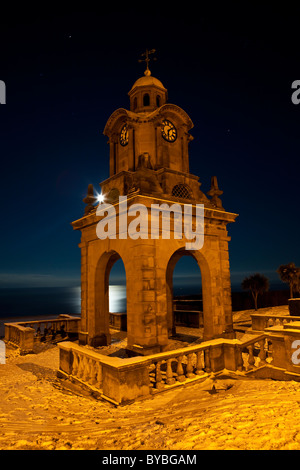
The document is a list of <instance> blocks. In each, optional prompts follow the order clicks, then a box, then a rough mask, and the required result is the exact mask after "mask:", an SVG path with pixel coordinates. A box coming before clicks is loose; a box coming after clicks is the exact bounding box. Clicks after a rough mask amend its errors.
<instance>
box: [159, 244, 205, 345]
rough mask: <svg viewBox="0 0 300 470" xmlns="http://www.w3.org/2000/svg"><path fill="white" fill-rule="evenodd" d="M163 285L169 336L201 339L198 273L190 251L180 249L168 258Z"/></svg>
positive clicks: (198, 270) (201, 298)
mask: <svg viewBox="0 0 300 470" xmlns="http://www.w3.org/2000/svg"><path fill="white" fill-rule="evenodd" d="M166 284H167V316H168V333H169V337H170V336H174V335H175V334H178V333H182V334H193V335H194V336H198V337H201V338H202V337H203V330H204V313H203V312H204V307H203V295H202V273H201V269H200V265H199V260H197V259H196V257H195V256H194V252H192V251H188V250H185V249H180V250H178V251H176V252H175V253H174V254H173V255H172V256H171V258H170V260H169V263H168V266H167V270H166ZM188 329H189V331H190V333H189V332H188Z"/></svg>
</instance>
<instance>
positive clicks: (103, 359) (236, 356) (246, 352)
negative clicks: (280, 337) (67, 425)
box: [58, 335, 266, 405]
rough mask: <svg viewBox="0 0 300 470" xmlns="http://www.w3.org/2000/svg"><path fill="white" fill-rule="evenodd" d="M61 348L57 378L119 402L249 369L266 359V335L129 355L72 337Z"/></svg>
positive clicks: (261, 363)
mask: <svg viewBox="0 0 300 470" xmlns="http://www.w3.org/2000/svg"><path fill="white" fill-rule="evenodd" d="M59 350H60V366H59V371H58V376H59V377H63V378H68V379H70V380H72V381H75V382H79V383H81V384H82V385H83V386H84V387H86V388H88V389H89V390H90V391H91V392H92V393H93V394H95V395H97V396H99V397H101V398H103V399H105V400H108V401H110V402H112V403H114V404H117V405H120V404H125V403H128V402H132V401H134V400H136V399H141V398H145V397H148V396H150V395H151V394H155V393H158V392H162V391H166V390H169V389H171V388H174V387H178V386H181V385H183V384H187V383H193V382H195V381H199V380H204V379H205V378H207V377H208V376H209V375H210V373H212V372H213V373H217V372H221V371H223V370H224V369H226V370H230V371H232V372H238V373H247V372H248V371H249V370H251V369H253V368H257V367H259V366H262V365H264V364H265V361H266V344H265V335H259V336H254V335H252V337H251V339H248V340H247V341H246V342H241V341H239V340H237V339H233V340H229V339H228V340H227V339H223V338H219V339H215V340H212V341H207V342H203V343H201V344H199V345H197V346H190V347H186V348H181V349H176V350H172V351H168V352H163V353H158V354H153V355H150V356H145V357H143V356H137V357H132V358H127V359H121V358H118V357H110V356H105V355H103V354H100V353H99V352H98V351H95V350H93V349H91V348H88V347H86V346H79V345H78V344H75V343H72V342H63V343H60V344H59Z"/></svg>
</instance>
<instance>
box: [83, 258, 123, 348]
mask: <svg viewBox="0 0 300 470" xmlns="http://www.w3.org/2000/svg"><path fill="white" fill-rule="evenodd" d="M115 264H116V267H115V269H113V267H114V265H115ZM112 269H113V271H112ZM111 273H113V276H112V279H114V281H112V282H111ZM117 273H118V274H117ZM118 276H119V277H118ZM120 279H123V281H122V282H123V284H122V283H121V282H120ZM116 280H118V284H116ZM110 284H111V285H118V286H120V288H119V289H118V288H116V287H115V288H113V289H110ZM122 285H123V293H122V288H121V286H122ZM124 285H125V290H124ZM94 292H95V302H94V314H93V315H92V316H91V317H90V322H89V330H90V332H91V333H90V334H91V340H90V344H91V346H94V347H97V346H105V345H109V344H111V341H112V340H114V338H113V335H114V333H115V331H112V329H111V328H112V326H114V328H113V330H115V329H117V328H118V329H119V331H124V329H123V330H121V319H120V318H119V319H118V317H121V316H120V315H115V316H116V320H115V323H114V324H113V325H112V322H113V318H111V315H110V308H113V309H114V310H124V308H121V303H122V302H123V304H122V307H124V302H125V305H126V298H125V299H124V292H126V276H125V269H124V264H123V261H122V260H121V257H120V255H119V254H118V253H117V252H116V251H110V252H105V253H103V254H102V256H101V257H100V259H99V261H98V263H97V267H96V273H95V286H94ZM121 297H122V300H121ZM125 297H126V296H125ZM120 302H121V303H120ZM116 305H119V307H118V308H116ZM112 313H114V314H117V313H123V314H126V311H125V312H116V311H115V312H112ZM124 322H125V331H126V315H125V320H124V318H123V328H124Z"/></svg>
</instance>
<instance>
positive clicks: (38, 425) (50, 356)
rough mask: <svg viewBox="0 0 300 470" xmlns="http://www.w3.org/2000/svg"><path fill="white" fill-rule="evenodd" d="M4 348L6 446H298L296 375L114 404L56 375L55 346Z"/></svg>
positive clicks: (1, 394) (0, 430) (1, 426)
mask: <svg viewBox="0 0 300 470" xmlns="http://www.w3.org/2000/svg"><path fill="white" fill-rule="evenodd" d="M276 313H278V312H276ZM6 353H7V358H6V364H0V384H1V389H0V398H1V399H0V449H53V450H54V449H103V450H104V449H109V450H130V449H133V450H198V449H199V450H200V449H242V450H244V449H300V383H297V382H294V381H290V382H278V381H274V380H255V379H249V378H245V379H243V378H241V379H238V380H237V379H235V378H233V377H230V376H223V377H220V378H218V379H217V380H215V381H213V380H212V379H208V380H206V381H205V382H203V383H197V384H194V385H189V386H187V387H184V388H180V389H179V390H178V389H176V390H170V391H168V392H165V393H161V394H158V395H156V396H155V397H154V398H149V399H146V400H144V401H139V402H136V403H133V404H131V405H128V406H124V407H119V408H115V407H114V406H112V405H110V404H109V403H106V402H103V401H100V400H97V399H95V398H92V397H91V396H90V395H88V394H87V392H83V391H82V390H81V389H80V388H78V387H76V386H75V385H70V384H68V383H67V382H62V381H60V380H59V379H58V378H57V377H56V370H57V368H58V361H59V358H58V348H57V347H56V346H49V347H48V348H46V349H45V350H44V351H43V352H40V353H39V354H29V355H26V356H20V355H19V354H18V353H17V351H16V350H14V349H12V348H7V350H6ZM213 384H214V385H215V388H216V392H217V393H213V394H212V393H211V389H212V385H213Z"/></svg>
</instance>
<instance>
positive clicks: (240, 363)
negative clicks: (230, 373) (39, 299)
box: [236, 347, 244, 372]
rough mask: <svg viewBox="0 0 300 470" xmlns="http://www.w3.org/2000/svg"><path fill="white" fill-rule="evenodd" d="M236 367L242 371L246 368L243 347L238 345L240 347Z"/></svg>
mask: <svg viewBox="0 0 300 470" xmlns="http://www.w3.org/2000/svg"><path fill="white" fill-rule="evenodd" d="M236 368H237V370H239V371H240V372H242V371H243V369H244V361H243V352H242V349H241V348H240V347H238V349H237V366H236Z"/></svg>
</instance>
